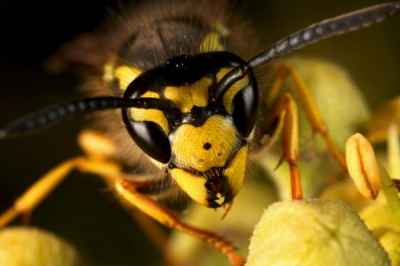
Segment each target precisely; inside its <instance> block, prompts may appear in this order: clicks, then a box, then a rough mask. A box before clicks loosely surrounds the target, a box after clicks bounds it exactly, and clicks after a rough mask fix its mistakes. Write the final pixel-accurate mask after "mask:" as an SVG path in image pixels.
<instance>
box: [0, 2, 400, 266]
mask: <svg viewBox="0 0 400 266" xmlns="http://www.w3.org/2000/svg"><path fill="white" fill-rule="evenodd" d="M399 9H400V4H399V3H391V4H382V5H379V6H374V7H371V8H367V9H363V10H360V11H357V12H354V13H349V14H347V15H343V16H340V17H336V18H333V19H330V20H326V21H323V22H321V23H318V24H314V25H312V26H310V27H307V28H304V29H303V30H301V31H299V32H297V33H295V34H293V35H291V36H289V37H287V38H284V39H282V40H281V41H279V42H277V43H275V44H273V45H272V46H270V48H267V49H265V50H263V52H261V53H259V54H258V55H257V53H255V52H254V51H255V50H256V49H258V48H257V47H256V46H255V45H254V43H253V42H252V41H250V40H251V39H250V37H249V36H248V35H247V33H246V28H245V27H244V26H243V25H242V24H238V25H237V18H235V17H234V16H233V15H232V13H233V12H234V8H232V7H229V6H228V5H225V3H222V1H221V2H220V1H216V2H212V1H209V2H207V1H200V2H195V1H172V2H169V1H161V2H160V3H159V2H152V3H150V4H143V6H140V7H136V8H135V9H134V10H132V11H125V12H122V14H113V15H112V16H113V18H112V19H110V21H109V22H108V24H107V27H105V30H104V31H102V32H100V33H99V34H98V35H95V36H94V37H93V39H92V41H93V42H94V43H95V44H96V45H95V47H96V48H97V49H98V50H96V49H93V50H90V51H87V53H86V54H85V53H81V57H80V58H78V59H77V61H78V63H80V64H83V65H85V64H86V68H85V70H88V71H87V75H88V78H87V80H88V82H87V85H85V86H86V88H87V91H88V92H89V94H90V98H84V99H80V100H75V101H70V102H66V103H64V104H60V105H57V106H54V107H51V108H49V109H45V110H43V111H41V112H39V113H36V114H33V115H30V116H28V117H25V118H23V119H21V120H17V121H16V122H15V123H12V124H10V125H9V126H7V127H5V128H4V129H3V130H2V131H0V137H1V138H3V139H6V138H11V137H16V136H19V135H23V134H27V133H31V132H34V131H36V130H39V129H42V128H45V127H48V126H51V125H53V124H55V123H57V122H60V121H62V120H64V119H66V118H69V117H71V116H74V115H78V114H92V113H94V117H95V120H96V121H97V122H95V123H93V129H94V130H95V131H87V130H85V131H83V132H82V133H81V134H80V137H79V142H80V145H81V146H82V148H83V150H84V151H85V155H84V156H81V157H78V158H73V159H70V160H68V161H66V162H64V163H62V164H60V165H59V166H57V167H56V168H54V169H53V170H52V171H50V172H49V173H48V174H47V175H45V176H43V177H42V178H41V179H40V180H39V181H38V182H37V183H36V184H35V185H34V186H32V188H31V189H30V190H28V191H27V193H26V194H24V195H23V196H22V197H21V198H19V199H18V200H17V201H16V203H15V205H14V207H12V208H11V209H10V210H8V211H7V212H5V213H4V214H3V215H2V216H0V221H1V223H0V226H4V225H6V224H8V223H9V222H10V221H11V220H12V219H14V217H16V216H18V215H20V214H22V215H24V216H25V217H28V216H29V213H30V212H32V210H33V209H34V208H35V207H36V205H37V204H38V203H39V202H40V201H41V200H42V199H43V198H44V197H45V196H46V195H47V194H48V193H49V192H50V191H51V190H52V189H53V188H54V187H55V186H56V185H57V184H58V182H60V181H61V180H62V179H63V178H64V177H66V176H67V174H68V173H69V172H70V171H71V170H72V169H79V170H81V171H84V172H89V173H94V174H97V175H99V176H101V177H102V178H103V179H104V180H105V181H106V182H107V183H108V184H110V186H111V187H112V188H113V190H114V191H115V192H116V194H117V195H118V196H119V198H120V199H121V201H122V202H123V204H124V205H127V206H134V207H137V208H138V209H139V210H141V211H142V212H144V213H146V214H147V215H149V216H150V217H152V218H154V219H155V220H157V221H159V222H160V223H162V224H164V225H165V226H167V227H171V228H173V229H177V230H180V231H182V232H184V233H187V234H189V235H193V236H195V237H198V238H200V239H203V240H205V241H206V242H207V243H209V244H210V245H211V246H214V247H215V248H217V249H218V250H219V251H220V252H222V253H223V254H224V255H225V256H226V257H227V258H228V259H229V260H230V262H231V263H232V264H235V265H241V264H243V263H244V260H243V258H241V257H240V256H239V255H238V254H237V253H236V250H235V248H234V246H233V245H231V244H230V242H229V241H227V240H226V239H225V238H224V237H222V236H219V235H217V234H215V233H213V232H210V231H207V230H203V229H201V228H197V227H193V226H191V225H189V224H186V223H183V222H180V221H179V220H178V218H177V217H176V215H175V214H174V213H173V212H172V211H170V210H169V209H167V208H166V207H164V206H163V205H162V204H160V203H159V202H158V201H157V200H155V199H156V198H157V197H155V196H154V195H164V194H165V195H166V197H167V196H168V195H170V194H171V193H170V191H181V192H184V193H185V194H187V195H188V196H189V197H190V198H191V199H193V200H194V201H196V202H197V203H199V204H201V205H204V206H206V207H209V208H219V207H222V206H225V207H228V208H230V206H231V205H232V204H233V201H234V198H235V197H236V195H237V194H238V193H239V192H240V189H241V187H242V184H243V180H244V178H245V174H246V167H247V166H248V163H249V162H248V161H249V160H250V158H254V157H256V156H257V154H258V153H259V152H262V151H263V150H264V149H265V147H266V146H268V145H269V140H270V139H274V138H275V136H276V135H277V134H279V133H282V140H283V141H282V143H283V156H282V160H286V161H287V162H288V163H289V165H290V180H291V192H290V195H291V198H293V199H301V198H302V197H303V193H302V186H301V179H300V172H299V170H298V166H297V161H298V140H297V131H298V128H297V127H298V125H297V118H296V117H297V108H296V103H295V100H293V97H292V95H291V94H290V93H282V92H281V90H280V86H281V84H282V82H284V81H285V80H286V79H288V78H290V79H293V80H294V84H295V87H296V91H297V93H298V95H299V96H298V97H299V98H300V100H301V102H302V108H303V110H304V112H305V113H306V116H307V119H308V120H309V122H310V124H311V126H312V128H313V130H314V132H315V133H318V134H321V135H322V137H323V139H324V141H325V142H326V146H327V147H328V150H329V151H330V152H331V153H332V155H333V157H334V158H335V160H336V161H337V163H338V164H339V165H340V166H341V168H342V170H343V171H344V172H346V164H345V162H344V159H343V155H342V153H341V151H340V149H339V148H337V145H336V144H335V143H334V142H333V141H332V139H331V137H330V135H329V133H328V131H327V129H326V127H325V124H324V122H323V119H322V118H321V115H320V111H319V110H318V108H316V106H315V104H314V102H313V99H312V96H310V95H309V93H308V88H307V84H306V83H304V82H303V79H302V77H301V75H299V74H298V72H297V71H296V69H295V68H293V67H292V66H291V65H290V64H286V63H279V62H278V63H276V61H274V60H276V59H278V58H279V57H281V56H284V55H286V54H288V53H290V52H291V51H292V50H296V49H299V48H302V47H303V46H306V45H308V44H311V43H314V42H317V41H319V40H321V39H324V38H328V37H330V36H333V35H337V34H341V33H345V32H347V31H350V30H356V29H358V28H362V27H366V26H369V25H371V24H374V23H376V22H380V21H381V20H383V19H385V18H387V17H389V16H392V15H395V14H396V13H397V12H398V10H399ZM150 14H152V15H151V16H150ZM70 49H78V50H79V47H74V45H71V47H70ZM95 52H98V53H99V54H98V56H99V59H98V60H96V61H95V64H89V61H90V60H89V57H90V56H92V55H93V54H91V53H95ZM67 60H71V61H73V60H76V58H73V59H70V58H67ZM90 62H91V63H93V61H90ZM269 62H271V63H270V65H271V67H272V68H274V69H275V74H273V75H271V77H270V80H269V81H266V79H265V78H263V75H265V74H263V70H265V69H264V68H263V66H265V65H266V64H267V63H269ZM271 95H272V96H273V97H272V98H273V99H274V101H271V100H270V98H269V97H270V96H271ZM97 111H102V112H97ZM288 178H289V176H288ZM160 197H161V196H160ZM228 238H229V236H228Z"/></svg>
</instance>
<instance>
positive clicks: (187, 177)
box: [171, 147, 247, 207]
mask: <svg viewBox="0 0 400 266" xmlns="http://www.w3.org/2000/svg"><path fill="white" fill-rule="evenodd" d="M246 156H247V147H242V148H240V149H239V151H237V153H236V154H235V157H234V158H233V159H232V160H231V161H230V162H229V166H228V167H227V168H226V169H224V170H223V175H224V176H225V177H226V178H227V180H228V186H229V188H230V189H231V190H232V197H233V198H234V197H235V196H236V195H237V193H238V192H239V191H240V189H241V187H242V184H243V180H244V175H245V169H246ZM171 174H172V177H173V178H174V180H175V181H176V183H177V184H178V185H179V187H180V188H182V190H183V191H185V192H186V194H188V195H189V197H191V198H192V199H193V200H194V201H196V202H197V203H199V204H201V205H204V206H206V207H209V202H208V200H207V198H208V191H207V188H206V187H205V184H206V182H207V179H206V177H204V176H201V175H194V174H191V173H189V172H187V171H185V170H183V169H179V168H174V169H171ZM219 196H220V195H219ZM223 200H224V199H223V198H220V200H219V201H223ZM219 201H218V200H217V202H219ZM219 203H221V202H219Z"/></svg>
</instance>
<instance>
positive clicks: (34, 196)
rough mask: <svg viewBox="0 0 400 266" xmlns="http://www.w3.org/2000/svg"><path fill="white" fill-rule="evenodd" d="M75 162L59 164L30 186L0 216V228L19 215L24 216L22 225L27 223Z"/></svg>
mask: <svg viewBox="0 0 400 266" xmlns="http://www.w3.org/2000/svg"><path fill="white" fill-rule="evenodd" d="M75 161H76V158H75V159H70V160H68V161H66V162H64V163H62V164H60V165H59V166H57V167H55V168H54V169H52V170H51V171H49V172H48V173H47V174H46V175H45V176H43V177H42V178H40V179H39V180H38V181H37V182H36V183H35V184H34V185H33V186H31V187H30V188H29V189H28V190H27V191H26V192H25V193H24V194H23V195H22V196H21V197H20V198H18V199H17V200H16V201H15V202H14V206H13V207H11V208H10V209H9V210H7V211H6V212H5V213H3V214H2V215H1V216H0V228H2V227H4V226H6V225H7V224H8V223H10V222H11V221H12V220H13V219H15V218H16V217H17V216H18V215H20V214H22V215H23V216H24V223H25V224H26V223H29V218H30V214H31V213H32V211H33V209H34V208H35V207H36V206H37V205H38V204H39V203H40V202H41V201H42V200H43V199H44V198H45V197H46V196H47V195H48V194H49V193H50V192H51V191H52V190H53V189H54V188H55V187H56V186H57V185H58V184H59V183H60V182H61V181H62V180H63V179H64V177H65V176H67V174H68V173H69V172H70V171H71V170H72V169H73V168H74V166H75Z"/></svg>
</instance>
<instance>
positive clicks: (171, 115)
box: [0, 97, 180, 139]
mask: <svg viewBox="0 0 400 266" xmlns="http://www.w3.org/2000/svg"><path fill="white" fill-rule="evenodd" d="M129 107H135V108H143V109H158V110H161V111H163V112H165V113H166V116H167V118H168V119H170V120H172V121H175V120H177V119H179V117H180V111H179V109H177V108H175V107H174V106H173V105H171V104H170V103H168V102H166V101H163V100H160V99H155V98H136V99H127V98H115V97H96V98H86V99H81V100H76V101H71V102H67V103H64V104H60V105H57V106H53V107H50V108H47V109H44V110H42V111H40V112H38V113H34V114H32V115H28V116H26V117H23V118H21V119H19V120H17V121H15V122H13V123H11V124H10V125H9V126H7V127H6V128H5V129H3V130H1V131H0V139H5V138H9V137H16V136H19V135H24V134H29V133H32V132H34V131H36V130H40V129H43V128H46V127H49V126H52V125H55V124H57V123H58V122H60V121H62V120H65V119H67V118H70V117H72V116H75V115H78V114H85V113H92V112H95V111H100V110H106V109H116V108H129Z"/></svg>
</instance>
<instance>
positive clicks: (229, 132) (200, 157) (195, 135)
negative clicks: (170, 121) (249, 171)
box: [171, 115, 239, 172]
mask: <svg viewBox="0 0 400 266" xmlns="http://www.w3.org/2000/svg"><path fill="white" fill-rule="evenodd" d="M238 142H239V140H238V139H237V137H236V129H235V126H234V125H233V122H232V121H231V120H228V119H226V118H225V117H223V116H220V115H213V116H211V117H209V118H208V119H207V120H206V122H205V123H204V124H203V125H202V126H200V127H195V126H192V125H190V124H184V125H181V126H180V127H179V128H178V129H177V130H176V132H174V134H173V136H172V137H171V143H172V147H171V148H172V154H173V155H172V156H173V157H174V159H175V161H174V163H175V164H176V165H177V166H178V167H181V168H186V169H193V170H196V171H198V172H206V171H207V170H209V169H211V168H213V167H224V166H225V165H226V163H227V160H228V159H229V158H230V157H231V156H232V152H233V150H235V149H236V147H237V146H238V145H239V143H238Z"/></svg>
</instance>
